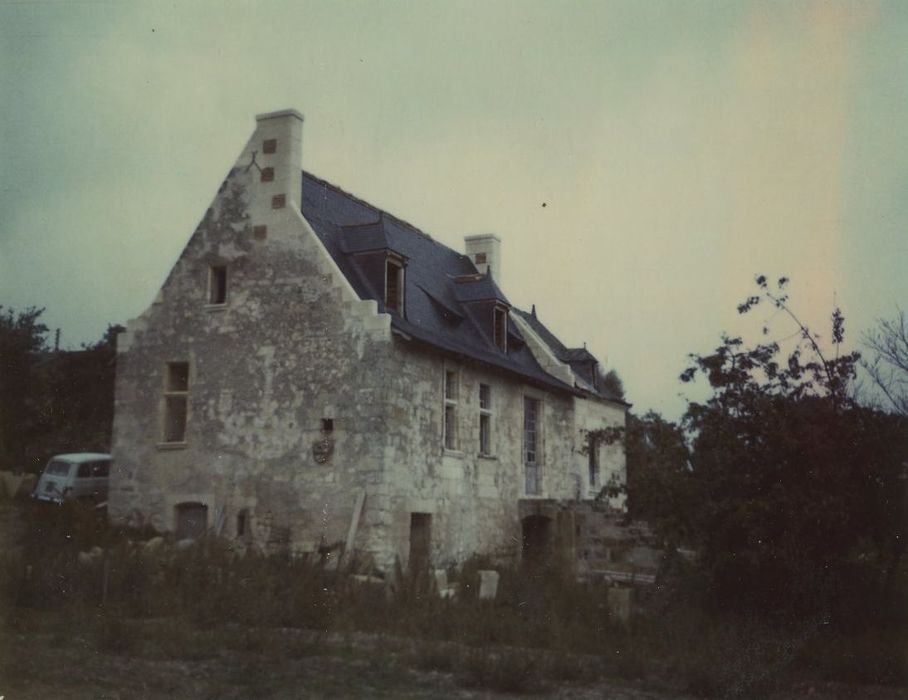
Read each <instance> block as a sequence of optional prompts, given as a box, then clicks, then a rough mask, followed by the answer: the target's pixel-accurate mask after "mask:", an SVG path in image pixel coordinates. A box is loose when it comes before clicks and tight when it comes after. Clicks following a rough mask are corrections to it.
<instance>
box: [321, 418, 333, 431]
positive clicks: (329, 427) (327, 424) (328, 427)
mask: <svg viewBox="0 0 908 700" xmlns="http://www.w3.org/2000/svg"><path fill="white" fill-rule="evenodd" d="M322 432H323V433H325V434H326V435H330V434H331V433H333V432H334V419H333V418H322Z"/></svg>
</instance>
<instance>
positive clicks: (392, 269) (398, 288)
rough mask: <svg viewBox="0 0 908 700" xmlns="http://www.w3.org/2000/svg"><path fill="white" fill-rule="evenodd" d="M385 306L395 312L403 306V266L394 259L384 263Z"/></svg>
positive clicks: (399, 311) (399, 310)
mask: <svg viewBox="0 0 908 700" xmlns="http://www.w3.org/2000/svg"><path fill="white" fill-rule="evenodd" d="M385 306H386V307H387V308H388V310H389V311H396V312H397V313H401V312H402V311H403V308H404V268H403V266H401V265H400V264H399V263H398V262H397V261H395V260H388V261H387V263H386V264H385Z"/></svg>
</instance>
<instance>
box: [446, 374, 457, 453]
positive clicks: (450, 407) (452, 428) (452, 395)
mask: <svg viewBox="0 0 908 700" xmlns="http://www.w3.org/2000/svg"><path fill="white" fill-rule="evenodd" d="M457 384H458V381H457V372H454V371H452V370H446V371H445V418H444V446H445V449H448V450H456V449H457V391H458V386H457Z"/></svg>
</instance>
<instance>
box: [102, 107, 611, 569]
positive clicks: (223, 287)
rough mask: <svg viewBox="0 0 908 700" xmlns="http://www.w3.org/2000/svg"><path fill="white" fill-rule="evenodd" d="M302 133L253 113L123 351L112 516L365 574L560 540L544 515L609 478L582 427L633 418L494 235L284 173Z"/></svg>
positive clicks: (605, 460)
mask: <svg viewBox="0 0 908 700" xmlns="http://www.w3.org/2000/svg"><path fill="white" fill-rule="evenodd" d="M302 126H303V118H302V116H301V115H300V114H299V113H298V112H296V111H294V110H286V111H281V112H274V113H270V114H262V115H259V116H258V117H257V118H256V128H255V131H254V133H253V134H252V137H251V138H250V139H249V141H248V143H247V144H246V146H245V148H244V149H243V150H242V152H241V153H240V156H239V158H238V159H237V161H236V164H235V166H234V167H233V168H232V169H231V171H230V173H229V174H228V176H227V178H226V180H224V182H223V184H222V185H221V187H220V189H219V191H218V193H217V195H216V196H215V198H214V201H213V202H212V203H211V206H210V208H209V209H208V211H207V213H206V214H205V215H204V217H203V219H202V221H201V223H200V224H199V226H198V228H197V229H196V231H195V233H193V235H192V236H191V238H190V239H189V242H188V243H187V245H186V247H185V249H184V250H183V252H182V254H181V256H180V258H179V259H178V261H177V262H176V264H175V265H174V267H173V269H172V270H171V272H170V274H169V275H168V277H167V280H166V281H165V282H164V285H163V287H162V288H161V290H160V292H159V293H158V295H157V298H156V299H155V300H154V302H153V303H152V305H151V306H150V308H148V309H147V310H146V311H145V312H144V313H143V314H142V315H141V316H139V317H138V318H136V319H134V320H132V321H130V322H129V324H128V327H127V330H126V331H125V332H123V333H122V334H121V335H120V337H119V342H118V348H117V353H118V354H117V382H116V411H115V419H114V438H113V446H112V453H113V461H114V468H113V470H112V474H111V485H110V501H109V512H110V515H111V517H112V519H113V520H115V521H119V522H133V523H148V524H151V525H153V526H154V527H156V528H158V529H159V530H162V531H173V532H175V533H176V534H177V536H179V537H185V536H198V535H200V534H204V533H206V532H208V533H213V534H216V535H219V536H222V537H226V538H231V539H235V540H237V541H238V543H243V544H245V545H247V546H253V547H259V548H262V549H264V550H266V551H273V550H274V549H275V548H280V549H284V550H289V551H292V552H295V553H304V552H309V553H313V555H315V554H316V553H318V554H320V555H321V556H323V557H331V556H337V555H340V554H343V553H345V552H346V553H347V554H348V556H349V555H351V554H355V556H356V558H357V561H359V562H363V561H368V562H370V563H371V564H372V566H373V568H374V569H376V570H379V571H389V570H390V569H391V567H393V566H394V565H395V561H399V562H400V563H401V565H402V566H403V567H405V568H406V567H408V566H409V567H413V566H425V565H429V564H432V565H436V566H438V565H446V564H451V563H457V562H462V561H464V560H465V559H466V558H467V557H469V556H470V555H472V554H474V553H477V554H486V555H489V556H491V557H493V558H494V559H498V560H510V561H514V560H516V559H519V558H520V557H521V556H524V557H527V556H530V555H532V554H533V552H538V551H545V548H546V547H549V546H550V544H551V542H553V541H554V540H555V539H557V538H559V537H562V536H564V537H568V538H569V537H570V536H571V533H570V532H569V531H568V530H571V529H573V526H571V527H570V528H565V527H560V526H559V525H558V518H559V515H558V514H559V513H560V512H562V510H563V504H565V503H573V504H578V503H580V504H582V503H584V502H587V503H589V502H592V501H593V499H595V498H596V497H597V495H599V493H600V491H601V489H602V486H603V485H605V484H606V483H608V482H609V481H610V480H613V481H617V482H623V481H624V478H625V461H624V452H623V448H622V447H621V445H620V443H616V444H612V445H608V446H606V445H601V446H599V447H598V448H594V449H592V450H589V449H587V442H588V441H587V437H586V436H587V434H588V431H590V430H595V429H600V428H605V427H607V426H623V425H624V422H625V416H626V411H627V408H628V404H626V403H624V402H623V401H621V400H619V399H617V398H615V397H613V396H610V395H609V394H608V393H607V391H606V390H605V389H604V388H603V387H602V385H601V382H600V380H599V377H600V370H599V368H598V364H597V361H596V359H595V358H594V357H593V356H592V355H591V354H590V353H589V352H587V351H586V350H585V349H583V348H568V347H565V346H564V345H563V344H562V343H561V342H559V341H558V340H557V338H556V337H555V336H554V335H553V334H552V333H551V332H549V330H548V329H547V328H546V326H544V325H543V323H542V322H541V321H540V319H539V318H537V315H536V312H535V308H534V309H533V310H532V311H530V312H526V311H521V310H520V309H517V308H516V307H514V306H512V305H511V304H510V303H509V302H508V299H507V297H506V296H505V295H504V293H503V292H502V290H501V288H500V287H499V284H500V281H501V275H500V272H499V271H500V268H501V255H502V246H501V241H500V239H499V238H498V237H497V236H495V235H478V236H468V237H467V238H466V239H465V249H464V252H463V253H460V252H456V251H454V250H451V249H450V248H448V247H446V246H444V245H442V244H440V243H438V242H437V241H435V240H433V239H432V238H431V237H430V236H429V235H428V234H426V233H424V232H423V231H421V230H419V229H418V228H416V227H414V226H412V225H410V224H408V223H407V222H405V221H403V220H401V219H399V218H397V217H395V216H392V215H391V214H388V213H387V212H384V211H382V210H380V209H378V208H377V207H374V206H372V205H371V204H368V203H366V202H364V201H362V200H360V199H358V198H356V197H354V196H353V195H351V194H348V193H347V192H344V191H343V190H341V189H340V188H338V187H336V186H334V185H331V184H329V183H327V182H325V181H324V180H321V179H319V178H318V177H316V176H314V175H312V174H310V173H308V172H306V171H303V170H302V164H301V152H302V147H301V138H302ZM598 503H601V501H598ZM613 505H615V506H616V507H620V503H613ZM559 533H561V534H559Z"/></svg>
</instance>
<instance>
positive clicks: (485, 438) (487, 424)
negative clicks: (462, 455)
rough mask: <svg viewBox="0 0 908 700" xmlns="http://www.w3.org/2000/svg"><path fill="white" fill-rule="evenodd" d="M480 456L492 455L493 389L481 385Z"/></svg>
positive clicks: (486, 385)
mask: <svg viewBox="0 0 908 700" xmlns="http://www.w3.org/2000/svg"><path fill="white" fill-rule="evenodd" d="M479 454H481V455H484V456H489V455H491V454H492V389H491V387H490V386H489V385H488V384H480V385H479Z"/></svg>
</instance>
